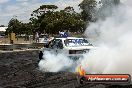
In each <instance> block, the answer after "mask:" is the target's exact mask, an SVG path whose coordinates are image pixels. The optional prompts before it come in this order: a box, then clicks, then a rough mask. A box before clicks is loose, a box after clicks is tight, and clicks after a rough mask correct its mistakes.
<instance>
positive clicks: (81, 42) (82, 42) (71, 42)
mask: <svg viewBox="0 0 132 88" xmlns="http://www.w3.org/2000/svg"><path fill="white" fill-rule="evenodd" d="M64 43H65V45H66V46H67V47H76V46H88V45H90V43H89V42H88V40H86V39H66V40H64Z"/></svg>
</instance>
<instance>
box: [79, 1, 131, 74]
mask: <svg viewBox="0 0 132 88" xmlns="http://www.w3.org/2000/svg"><path fill="white" fill-rule="evenodd" d="M131 4H132V2H131V0H127V1H125V3H124V4H122V5H120V6H119V7H117V8H114V11H113V14H112V16H110V17H107V18H106V19H105V20H100V21H97V22H96V23H91V25H90V26H89V27H88V28H87V30H86V32H85V34H86V35H87V36H88V37H89V38H96V40H98V42H97V41H96V43H95V44H96V45H97V46H98V48H97V49H96V50H91V51H90V53H89V54H88V55H85V56H84V58H85V59H84V60H82V62H81V64H82V65H83V67H84V68H85V69H86V70H87V72H90V73H116V74H118V73H123V74H126V73H127V74H131V75H132V64H131V62H132V46H131V43H132V39H131V38H132V26H131V23H132V11H131V9H132V5H131ZM86 65H88V66H86Z"/></svg>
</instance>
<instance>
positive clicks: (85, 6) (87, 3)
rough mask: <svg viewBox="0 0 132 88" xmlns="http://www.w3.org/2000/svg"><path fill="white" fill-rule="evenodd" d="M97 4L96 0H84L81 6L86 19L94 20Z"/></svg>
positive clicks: (83, 17) (83, 16)
mask: <svg viewBox="0 0 132 88" xmlns="http://www.w3.org/2000/svg"><path fill="white" fill-rule="evenodd" d="M96 6H97V2H96V0H83V1H82V2H81V3H80V4H79V7H80V8H81V9H82V12H81V15H82V19H83V20H84V21H93V20H94V19H93V17H94V12H95V9H96Z"/></svg>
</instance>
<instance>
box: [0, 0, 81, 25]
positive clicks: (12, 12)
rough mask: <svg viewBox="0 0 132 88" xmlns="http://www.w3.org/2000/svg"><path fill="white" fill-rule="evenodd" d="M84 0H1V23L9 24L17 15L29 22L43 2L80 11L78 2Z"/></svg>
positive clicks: (23, 20)
mask: <svg viewBox="0 0 132 88" xmlns="http://www.w3.org/2000/svg"><path fill="white" fill-rule="evenodd" d="M81 1H82V0H0V25H6V26H7V25H8V22H9V20H10V19H11V18H12V17H14V16H17V19H19V20H20V21H22V22H28V21H29V18H30V14H31V13H32V11H33V10H35V9H37V8H39V6H40V5H43V4H55V5H57V6H58V7H59V9H64V8H65V7H67V6H72V7H74V9H75V11H79V8H78V4H80V3H81Z"/></svg>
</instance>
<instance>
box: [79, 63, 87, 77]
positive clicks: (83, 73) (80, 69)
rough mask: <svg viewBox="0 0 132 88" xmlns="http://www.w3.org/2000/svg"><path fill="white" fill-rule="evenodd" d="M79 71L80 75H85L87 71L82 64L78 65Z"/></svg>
mask: <svg viewBox="0 0 132 88" xmlns="http://www.w3.org/2000/svg"><path fill="white" fill-rule="evenodd" d="M78 73H79V75H80V76H85V74H86V71H85V70H84V69H83V68H82V66H81V65H80V66H79V67H78Z"/></svg>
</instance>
